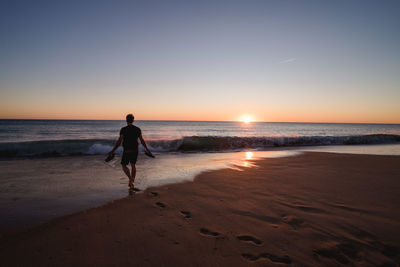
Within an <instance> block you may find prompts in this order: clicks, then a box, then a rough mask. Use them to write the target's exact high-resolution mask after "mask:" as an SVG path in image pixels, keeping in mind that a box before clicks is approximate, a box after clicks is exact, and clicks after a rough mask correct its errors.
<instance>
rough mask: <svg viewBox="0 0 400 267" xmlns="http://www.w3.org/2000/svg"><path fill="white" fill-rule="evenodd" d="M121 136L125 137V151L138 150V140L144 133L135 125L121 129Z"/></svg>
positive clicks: (123, 144)
mask: <svg viewBox="0 0 400 267" xmlns="http://www.w3.org/2000/svg"><path fill="white" fill-rule="evenodd" d="M119 134H120V135H123V136H124V140H123V142H122V146H123V147H124V150H137V149H138V145H139V143H138V138H139V136H140V135H141V134H142V131H141V130H140V128H139V127H136V126H135V125H128V126H125V127H123V128H121V131H120V132H119Z"/></svg>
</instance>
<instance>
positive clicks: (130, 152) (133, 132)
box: [108, 114, 151, 189]
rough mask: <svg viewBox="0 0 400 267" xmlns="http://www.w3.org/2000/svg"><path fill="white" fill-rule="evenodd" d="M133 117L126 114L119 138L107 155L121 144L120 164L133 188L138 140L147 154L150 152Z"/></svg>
mask: <svg viewBox="0 0 400 267" xmlns="http://www.w3.org/2000/svg"><path fill="white" fill-rule="evenodd" d="M133 121H134V117H133V115H132V114H128V115H126V123H127V124H128V125H127V126H125V127H122V128H121V131H120V132H119V139H118V141H117V142H116V143H115V146H114V148H113V149H112V150H111V151H110V152H109V153H108V155H109V156H111V155H113V154H114V151H115V150H116V149H117V148H118V147H119V146H120V145H121V143H122V147H123V148H124V152H123V153H122V159H121V165H122V169H123V170H124V172H125V174H126V175H127V176H128V178H129V188H131V189H133V188H134V182H135V177H136V161H137V157H138V154H139V143H138V138H139V139H140V142H141V143H142V145H143V146H144V148H145V149H146V150H147V152H148V153H149V154H151V151H150V149H149V148H148V146H147V144H146V141H144V139H143V136H142V131H141V130H140V128H139V127H136V126H134V125H133ZM128 163H130V164H131V167H132V171H129V168H128V166H127V165H128Z"/></svg>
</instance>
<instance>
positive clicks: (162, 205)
mask: <svg viewBox="0 0 400 267" xmlns="http://www.w3.org/2000/svg"><path fill="white" fill-rule="evenodd" d="M156 205H157V206H159V207H160V208H165V207H166V206H167V205H165V204H164V203H162V202H157V203H156Z"/></svg>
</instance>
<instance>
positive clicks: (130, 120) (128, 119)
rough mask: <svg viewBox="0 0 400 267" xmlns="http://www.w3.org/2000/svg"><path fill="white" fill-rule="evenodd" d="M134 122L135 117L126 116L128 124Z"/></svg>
mask: <svg viewBox="0 0 400 267" xmlns="http://www.w3.org/2000/svg"><path fill="white" fill-rule="evenodd" d="M134 120H135V117H133V115H132V114H128V115H126V122H127V123H133V121H134Z"/></svg>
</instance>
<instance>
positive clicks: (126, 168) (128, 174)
mask: <svg viewBox="0 0 400 267" xmlns="http://www.w3.org/2000/svg"><path fill="white" fill-rule="evenodd" d="M122 169H123V170H124V173H125V174H126V176H128V178H129V187H131V183H132V176H131V173H130V171H129V168H128V167H127V166H126V165H122Z"/></svg>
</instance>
